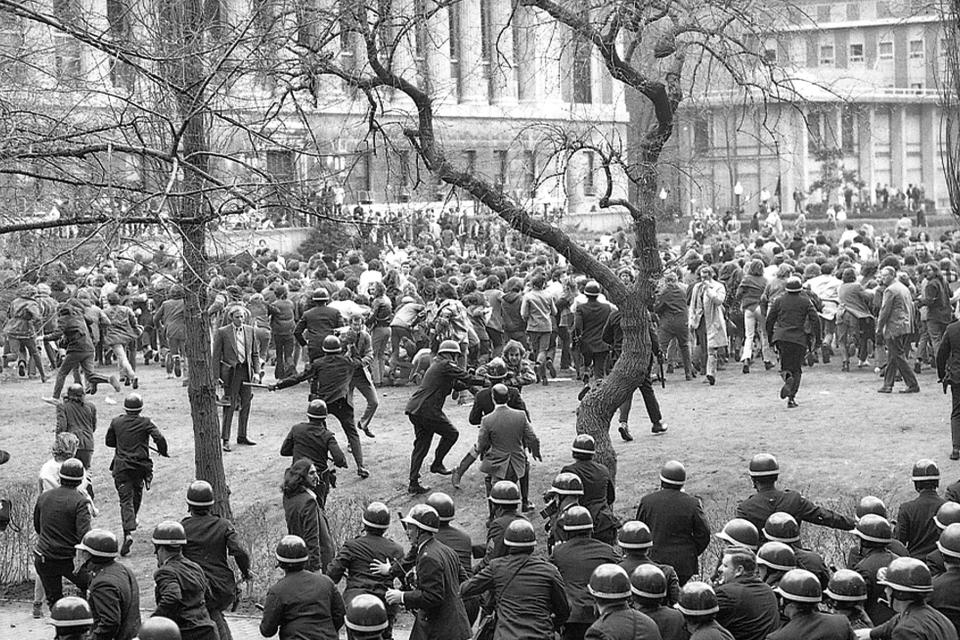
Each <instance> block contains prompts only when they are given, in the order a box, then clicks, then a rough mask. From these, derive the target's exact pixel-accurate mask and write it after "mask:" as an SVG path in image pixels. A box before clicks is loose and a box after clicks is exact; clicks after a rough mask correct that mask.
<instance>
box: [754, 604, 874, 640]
mask: <svg viewBox="0 0 960 640" xmlns="http://www.w3.org/2000/svg"><path fill="white" fill-rule="evenodd" d="M855 638H856V635H855V634H854V633H853V627H851V626H850V621H849V620H847V618H846V617H845V616H840V615H836V614H832V613H820V612H819V611H811V612H809V613H801V614H799V615H795V616H794V617H792V618H791V619H790V622H788V623H787V624H785V625H784V626H782V627H780V628H779V629H778V630H776V631H774V632H773V633H771V634H770V635H769V636H767V640H855Z"/></svg>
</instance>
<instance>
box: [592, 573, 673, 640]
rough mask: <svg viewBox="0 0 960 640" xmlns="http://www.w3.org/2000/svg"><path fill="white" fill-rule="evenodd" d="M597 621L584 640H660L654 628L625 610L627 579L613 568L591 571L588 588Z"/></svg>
mask: <svg viewBox="0 0 960 640" xmlns="http://www.w3.org/2000/svg"><path fill="white" fill-rule="evenodd" d="M588 590H589V591H590V595H592V596H593V599H594V601H595V602H596V606H597V612H598V614H599V615H598V617H597V619H596V620H595V621H594V622H593V624H591V625H590V628H589V629H587V632H586V634H585V635H584V638H585V639H586V640H662V638H661V636H660V630H659V629H658V628H657V624H656V623H655V622H654V621H653V620H652V619H651V618H650V617H648V616H647V615H645V614H643V613H640V612H639V611H637V610H636V609H632V608H631V607H629V606H628V602H629V600H630V593H631V592H630V577H629V576H628V575H627V572H626V571H624V570H623V569H622V568H621V567H618V566H617V565H615V564H602V565H600V566H599V567H597V568H596V569H594V570H593V574H592V575H591V576H590V584H589V587H588Z"/></svg>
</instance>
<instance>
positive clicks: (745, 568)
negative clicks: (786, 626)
mask: <svg viewBox="0 0 960 640" xmlns="http://www.w3.org/2000/svg"><path fill="white" fill-rule="evenodd" d="M720 570H721V576H722V578H721V580H722V582H721V584H720V586H719V587H717V605H718V606H719V608H720V610H719V611H718V612H717V622H719V623H720V624H721V625H722V626H723V627H724V628H725V629H726V630H727V631H729V632H730V634H731V635H732V636H733V637H734V638H736V639H737V640H763V638H766V637H767V636H769V635H770V634H771V633H773V632H774V631H776V630H777V629H778V628H779V627H780V609H779V605H778V603H777V594H776V593H774V591H773V589H772V588H771V587H770V585H768V584H766V583H765V582H764V581H763V580H761V579H760V578H759V577H757V562H756V556H754V555H753V552H752V551H750V550H748V549H743V548H737V547H731V548H729V549H727V550H726V551H725V552H724V554H723V563H722V564H721V569H720Z"/></svg>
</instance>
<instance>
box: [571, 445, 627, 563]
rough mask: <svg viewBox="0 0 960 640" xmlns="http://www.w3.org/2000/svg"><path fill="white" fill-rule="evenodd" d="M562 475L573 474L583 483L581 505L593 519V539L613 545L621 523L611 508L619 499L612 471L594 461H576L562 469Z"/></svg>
mask: <svg viewBox="0 0 960 640" xmlns="http://www.w3.org/2000/svg"><path fill="white" fill-rule="evenodd" d="M560 473H573V474H575V475H576V476H577V477H579V478H580V480H581V482H583V495H582V496H581V497H580V504H582V505H583V506H585V507H586V508H587V509H588V510H589V511H590V515H591V516H592V517H593V537H594V538H596V539H597V540H600V541H601V542H606V543H607V544H609V545H612V544H613V543H614V542H615V541H616V539H617V529H619V528H620V521H619V520H617V516H616V515H615V514H614V513H613V509H611V508H610V506H611V505H612V504H613V503H614V501H615V500H616V499H617V492H616V489H615V488H614V486H613V481H612V480H611V479H610V470H609V469H607V467H606V465H603V464H600V463H599V462H596V461H594V460H576V461H574V462H573V463H572V464H568V465H566V466H565V467H563V468H562V469H560Z"/></svg>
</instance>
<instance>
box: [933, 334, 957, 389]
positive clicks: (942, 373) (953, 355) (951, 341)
mask: <svg viewBox="0 0 960 640" xmlns="http://www.w3.org/2000/svg"><path fill="white" fill-rule="evenodd" d="M937 377H939V378H940V379H941V380H943V381H944V382H949V383H950V384H960V322H951V323H950V324H949V325H947V330H946V331H944V332H943V338H942V339H941V340H940V347H939V348H938V349H937Z"/></svg>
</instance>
